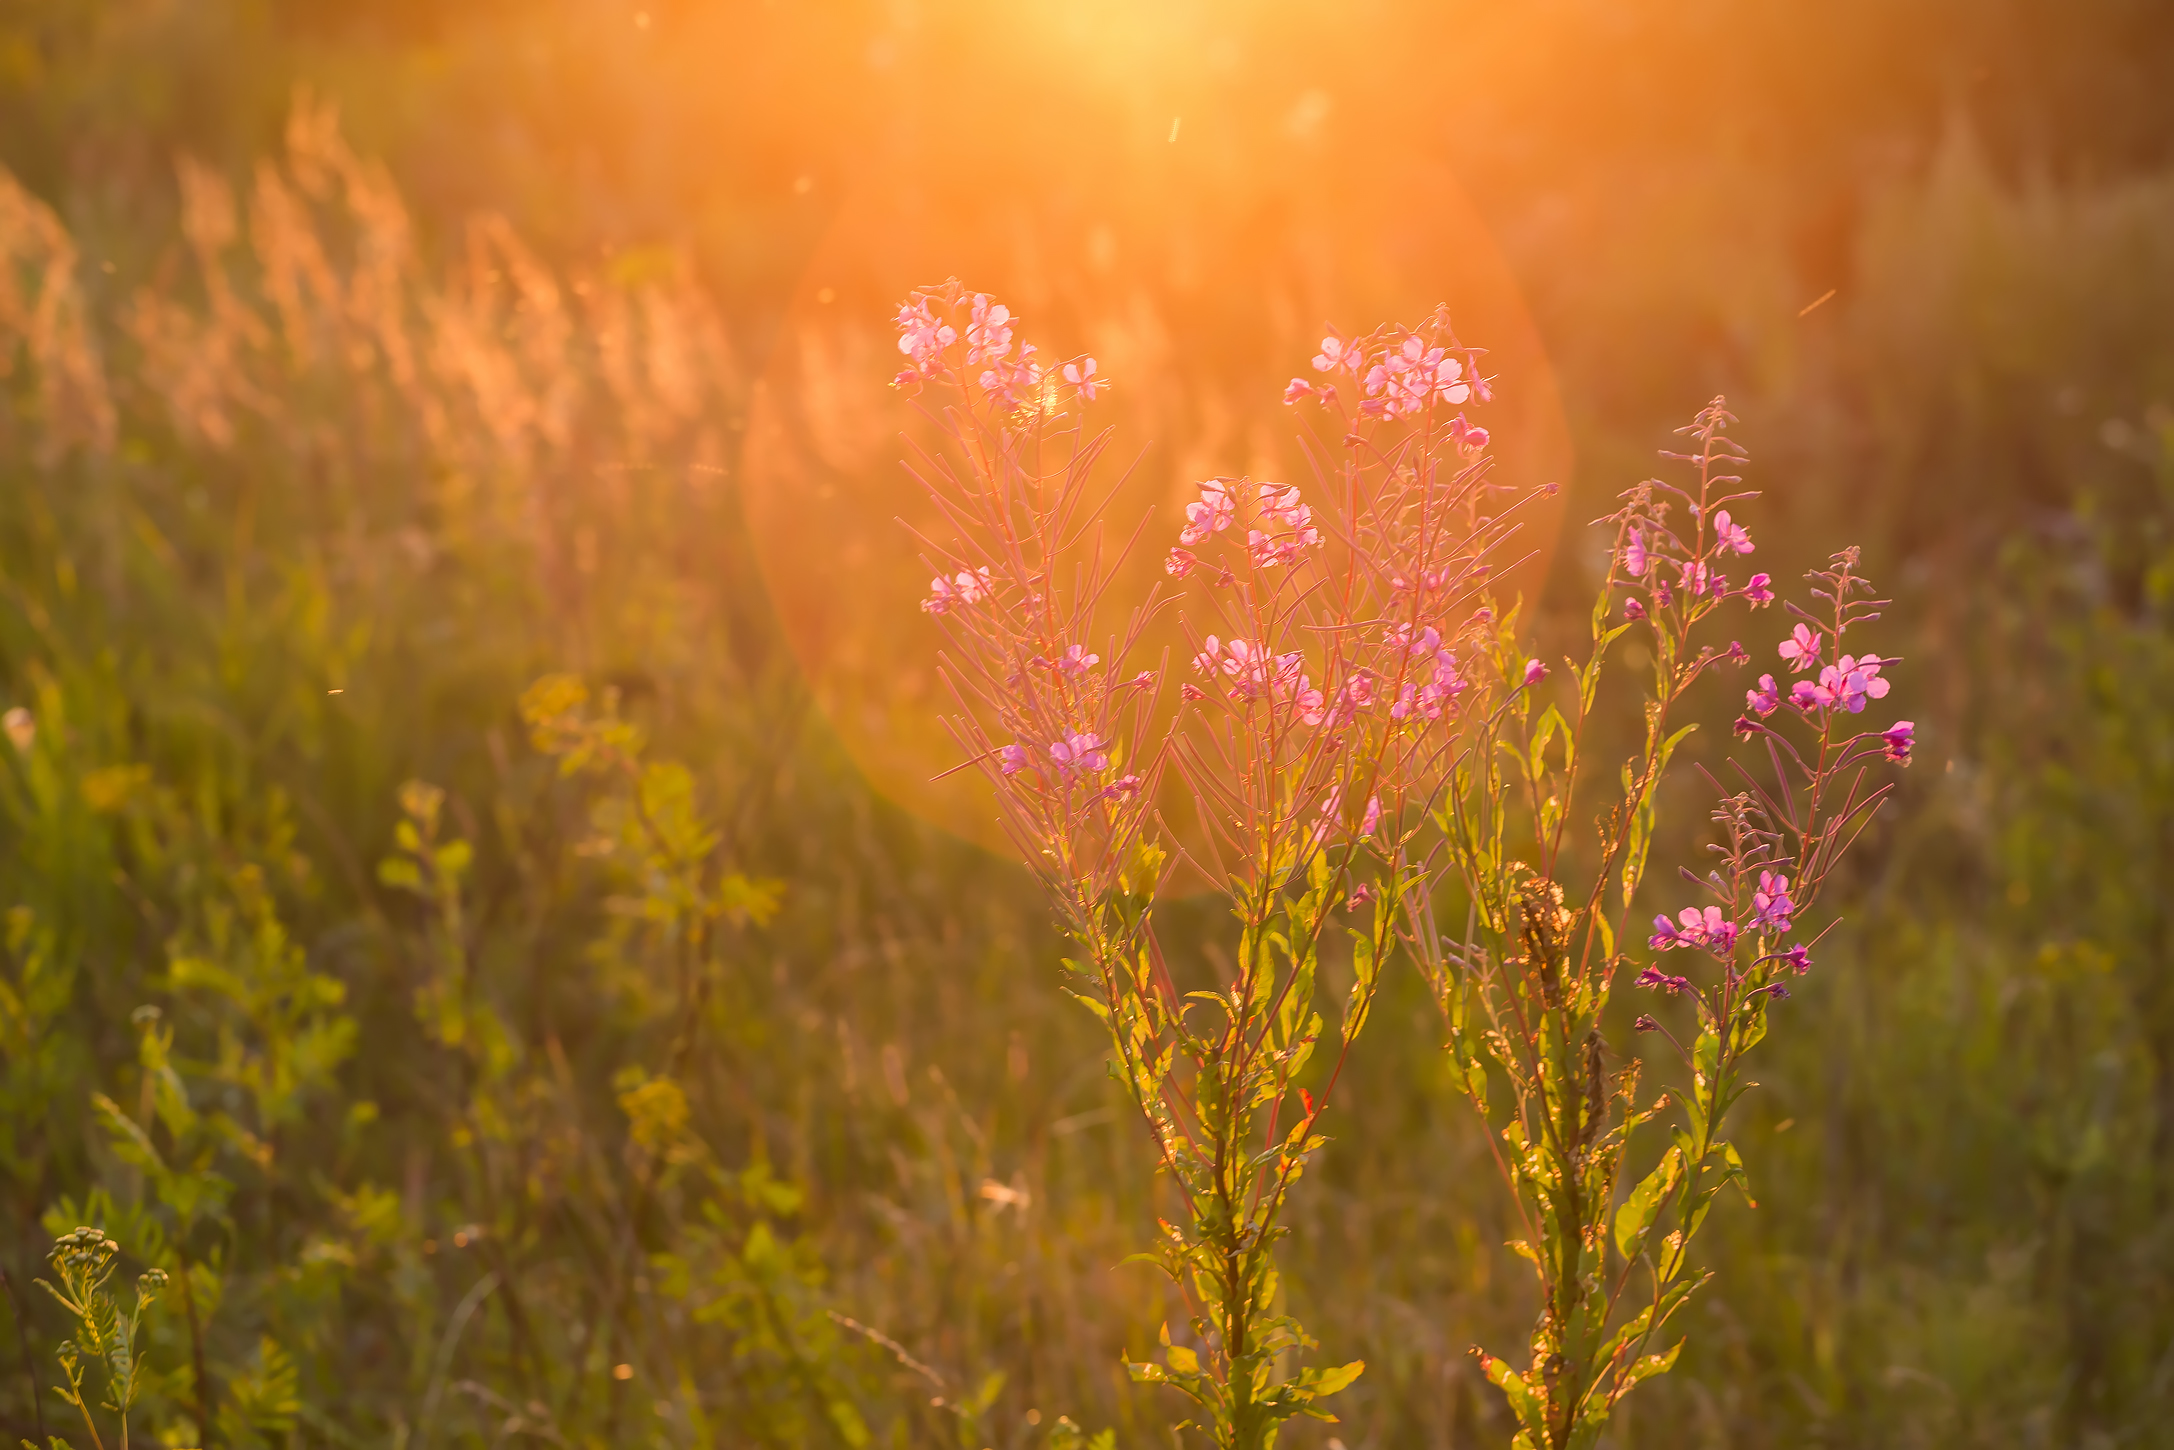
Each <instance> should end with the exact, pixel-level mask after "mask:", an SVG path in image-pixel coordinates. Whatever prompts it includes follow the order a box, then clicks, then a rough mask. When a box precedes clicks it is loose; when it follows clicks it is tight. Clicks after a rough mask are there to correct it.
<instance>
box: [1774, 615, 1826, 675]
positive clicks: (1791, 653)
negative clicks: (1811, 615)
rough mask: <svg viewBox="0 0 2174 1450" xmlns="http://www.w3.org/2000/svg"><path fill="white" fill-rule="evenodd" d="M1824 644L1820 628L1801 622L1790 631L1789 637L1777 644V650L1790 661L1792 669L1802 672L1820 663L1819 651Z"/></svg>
mask: <svg viewBox="0 0 2174 1450" xmlns="http://www.w3.org/2000/svg"><path fill="white" fill-rule="evenodd" d="M1824 644H1825V641H1824V640H1823V639H1822V638H1821V637H1820V634H1819V631H1818V630H1816V629H1813V628H1812V627H1811V626H1809V625H1805V624H1799V625H1798V626H1797V627H1796V628H1795V629H1794V630H1792V631H1791V632H1790V635H1789V638H1787V639H1785V640H1783V641H1782V642H1781V643H1780V644H1779V645H1777V646H1775V652H1776V653H1777V654H1779V655H1780V656H1781V657H1782V658H1783V659H1784V660H1786V661H1788V664H1789V668H1790V669H1791V670H1792V671H1794V672H1796V673H1798V674H1802V673H1803V672H1804V671H1806V670H1808V669H1810V668H1811V667H1812V666H1813V665H1816V664H1818V663H1819V651H1820V649H1821V648H1822V647H1823V646H1824Z"/></svg>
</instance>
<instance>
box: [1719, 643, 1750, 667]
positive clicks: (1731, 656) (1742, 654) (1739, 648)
mask: <svg viewBox="0 0 2174 1450" xmlns="http://www.w3.org/2000/svg"><path fill="white" fill-rule="evenodd" d="M1721 658H1723V659H1725V660H1727V661H1728V662H1729V663H1730V664H1732V665H1746V664H1750V663H1751V651H1750V650H1747V649H1745V648H1744V642H1743V641H1742V640H1740V639H1732V640H1730V641H1729V647H1728V648H1727V649H1725V650H1723V651H1722V652H1721Z"/></svg>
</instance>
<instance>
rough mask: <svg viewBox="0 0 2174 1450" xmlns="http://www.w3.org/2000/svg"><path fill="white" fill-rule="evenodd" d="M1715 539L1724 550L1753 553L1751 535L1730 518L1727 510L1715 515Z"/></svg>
mask: <svg viewBox="0 0 2174 1450" xmlns="http://www.w3.org/2000/svg"><path fill="white" fill-rule="evenodd" d="M1714 538H1715V540H1716V542H1718V543H1719V544H1720V546H1721V547H1722V548H1724V549H1733V550H1734V551H1735V552H1737V553H1739V554H1748V553H1750V552H1751V549H1752V544H1751V535H1750V534H1747V533H1745V532H1744V526H1743V525H1742V524H1739V523H1737V522H1735V521H1734V520H1732V519H1731V518H1730V517H1729V511H1728V510H1727V509H1723V510H1721V512H1719V513H1717V514H1715V515H1714Z"/></svg>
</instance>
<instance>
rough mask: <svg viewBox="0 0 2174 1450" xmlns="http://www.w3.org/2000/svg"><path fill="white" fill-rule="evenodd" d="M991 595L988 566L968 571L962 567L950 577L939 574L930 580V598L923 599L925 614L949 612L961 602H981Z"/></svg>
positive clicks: (922, 608)
mask: <svg viewBox="0 0 2174 1450" xmlns="http://www.w3.org/2000/svg"><path fill="white" fill-rule="evenodd" d="M988 597H989V571H988V569H987V568H986V567H983V568H980V569H975V570H972V571H968V570H965V569H961V570H960V571H959V572H958V573H956V574H954V575H952V576H951V577H950V578H949V579H946V578H944V577H942V576H941V575H938V576H937V577H936V578H934V579H931V580H929V581H928V598H926V599H924V600H922V601H921V612H922V613H923V614H949V613H950V612H951V611H952V610H953V609H954V608H956V607H957V606H959V605H961V604H979V603H981V601H982V600H984V599H987V598H988Z"/></svg>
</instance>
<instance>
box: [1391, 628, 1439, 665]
mask: <svg viewBox="0 0 2174 1450" xmlns="http://www.w3.org/2000/svg"><path fill="white" fill-rule="evenodd" d="M1385 642H1386V643H1387V644H1388V646H1389V648H1391V649H1395V650H1402V651H1403V652H1404V653H1405V654H1407V655H1409V656H1410V657H1411V658H1413V659H1415V660H1417V659H1425V658H1426V657H1427V656H1428V655H1432V654H1439V653H1440V652H1441V649H1442V632H1441V631H1440V630H1438V629H1436V628H1435V627H1434V626H1433V625H1431V624H1423V625H1421V626H1420V627H1419V630H1418V632H1417V633H1416V634H1415V633H1413V631H1412V627H1411V626H1410V625H1408V624H1398V625H1392V626H1391V627H1390V629H1389V633H1388V636H1387V639H1386V641H1385Z"/></svg>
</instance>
